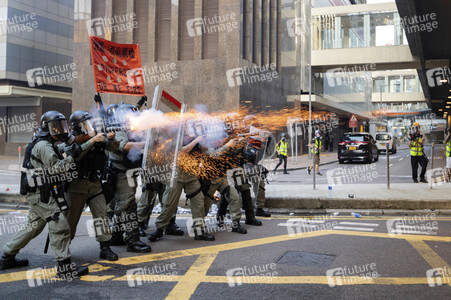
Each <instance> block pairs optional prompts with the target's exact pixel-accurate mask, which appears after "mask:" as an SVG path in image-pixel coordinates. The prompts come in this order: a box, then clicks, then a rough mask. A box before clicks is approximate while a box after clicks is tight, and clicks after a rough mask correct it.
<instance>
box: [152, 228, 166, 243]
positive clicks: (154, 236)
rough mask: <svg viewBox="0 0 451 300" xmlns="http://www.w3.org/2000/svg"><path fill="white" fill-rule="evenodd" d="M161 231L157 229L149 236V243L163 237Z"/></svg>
mask: <svg viewBox="0 0 451 300" xmlns="http://www.w3.org/2000/svg"><path fill="white" fill-rule="evenodd" d="M163 232H164V230H163V229H157V230H156V231H154V232H152V233H151V234H150V235H149V241H151V242H155V241H156V240H157V239H161V238H162V237H163Z"/></svg>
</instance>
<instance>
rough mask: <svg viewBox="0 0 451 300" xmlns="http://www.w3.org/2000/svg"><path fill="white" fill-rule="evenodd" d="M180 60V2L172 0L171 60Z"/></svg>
mask: <svg viewBox="0 0 451 300" xmlns="http://www.w3.org/2000/svg"><path fill="white" fill-rule="evenodd" d="M178 58H179V0H171V60H172V61H177V60H178Z"/></svg>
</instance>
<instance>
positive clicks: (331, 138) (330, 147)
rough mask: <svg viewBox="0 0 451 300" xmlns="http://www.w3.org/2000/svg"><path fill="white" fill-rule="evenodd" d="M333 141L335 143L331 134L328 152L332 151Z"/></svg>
mask: <svg viewBox="0 0 451 300" xmlns="http://www.w3.org/2000/svg"><path fill="white" fill-rule="evenodd" d="M334 141H335V135H334V134H333V133H331V134H330V140H329V150H330V152H333V151H334Z"/></svg>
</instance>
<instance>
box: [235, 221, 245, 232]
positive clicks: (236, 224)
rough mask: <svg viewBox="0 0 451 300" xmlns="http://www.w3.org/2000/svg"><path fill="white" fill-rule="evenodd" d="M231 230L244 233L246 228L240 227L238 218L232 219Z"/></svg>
mask: <svg viewBox="0 0 451 300" xmlns="http://www.w3.org/2000/svg"><path fill="white" fill-rule="evenodd" d="M232 232H236V233H241V234H246V233H247V230H246V228H244V227H242V226H241V224H240V220H236V221H233V223H232Z"/></svg>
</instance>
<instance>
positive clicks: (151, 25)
mask: <svg viewBox="0 0 451 300" xmlns="http://www.w3.org/2000/svg"><path fill="white" fill-rule="evenodd" d="M156 21H157V0H149V22H147V41H148V43H147V47H148V49H147V61H148V63H151V62H155V61H156V57H155V53H156V45H157V42H156V31H155V30H156V26H155V24H156Z"/></svg>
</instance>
